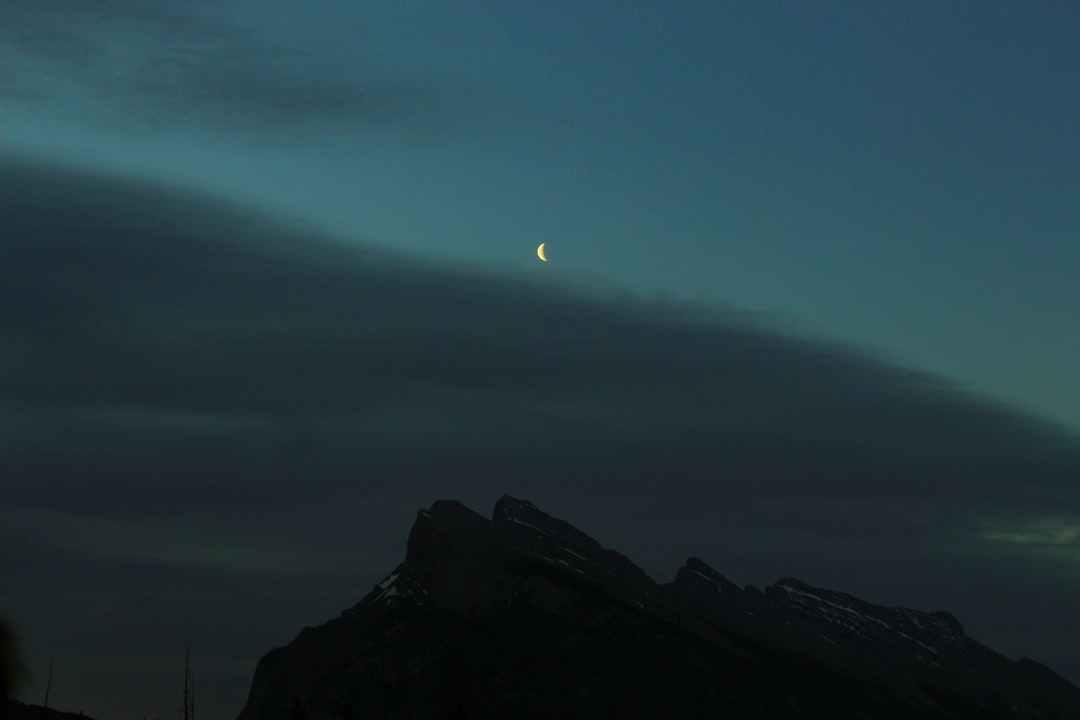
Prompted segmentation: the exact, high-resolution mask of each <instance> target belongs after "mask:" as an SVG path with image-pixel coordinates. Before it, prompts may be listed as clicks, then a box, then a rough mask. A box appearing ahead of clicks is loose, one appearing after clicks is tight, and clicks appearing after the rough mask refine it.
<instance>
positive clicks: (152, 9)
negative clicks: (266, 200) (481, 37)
mask: <svg viewBox="0 0 1080 720" xmlns="http://www.w3.org/2000/svg"><path fill="white" fill-rule="evenodd" d="M227 8H228V6H225V7H224V8H222V7H216V8H215V6H214V5H212V4H209V3H187V4H177V3H166V2H160V1H159V0H151V1H150V2H101V3H78V2H72V1H71V0H57V2H50V3H40V2H31V1H30V0H11V2H5V3H4V7H3V8H0V68H5V72H3V73H2V74H0V102H2V101H4V100H6V101H7V102H18V103H21V104H24V105H30V106H32V107H33V108H34V109H35V111H36V112H53V113H54V114H57V115H60V116H62V117H65V118H72V117H79V118H82V119H84V120H91V121H93V122H96V123H99V124H107V125H108V126H109V127H112V128H123V129H128V130H154V129H159V130H163V129H171V128H175V127H178V126H181V127H182V126H191V125H194V126H196V127H204V126H205V127H211V128H217V129H226V130H231V131H236V132H239V133H241V134H242V135H243V136H245V137H250V136H252V135H257V136H265V135H266V134H268V133H269V134H274V135H275V136H281V135H287V136H288V137H290V138H297V137H300V136H302V135H304V134H306V133H310V132H311V131H313V130H321V131H325V130H327V129H330V130H349V131H360V132H365V131H366V132H393V133H399V134H403V135H407V136H409V137H413V138H421V137H422V138H433V137H437V136H439V135H444V134H447V133H459V132H463V131H465V130H466V126H467V124H468V121H467V120H466V119H465V115H466V112H465V108H466V107H468V109H469V113H470V114H472V113H473V112H474V111H476V110H477V109H478V108H482V107H483V106H484V105H485V104H489V103H490V102H491V100H492V98H493V97H494V95H493V94H492V93H490V92H485V91H481V90H479V89H478V88H474V87H470V86H468V85H467V83H464V82H462V81H459V80H456V79H453V78H450V77H436V76H434V75H433V74H426V75H421V74H418V73H415V72H406V71H404V70H394V69H390V68H386V67H381V66H378V65H376V64H372V63H368V62H364V61H362V60H359V59H358V58H357V57H356V56H355V54H353V55H351V56H348V57H346V56H340V55H339V56H334V55H332V54H331V53H330V52H329V51H328V49H327V48H326V47H319V48H311V47H303V46H300V45H297V44H290V43H288V42H284V41H274V40H272V39H269V38H268V37H262V36H259V35H258V34H256V33H253V32H250V31H249V30H247V29H246V28H245V27H244V26H242V25H241V24H240V23H238V22H236V21H235V20H233V19H231V18H230V17H229V16H228V14H227V12H224V11H223V10H227ZM248 25H250V23H249V24H248Z"/></svg>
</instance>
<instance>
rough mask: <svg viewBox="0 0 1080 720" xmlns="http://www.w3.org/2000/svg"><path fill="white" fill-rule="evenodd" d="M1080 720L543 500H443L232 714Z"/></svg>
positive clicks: (986, 662) (780, 587) (913, 615)
mask: <svg viewBox="0 0 1080 720" xmlns="http://www.w3.org/2000/svg"><path fill="white" fill-rule="evenodd" d="M300 717H305V718H307V719H308V720H330V719H335V720H366V719H367V718H403V719H404V718H433V719H438V718H448V719H451V718H474V719H475V718H556V717H557V718H596V717H611V718H619V717H641V718H654V717H724V718H819V717H820V718H826V717H827V718H941V719H944V718H1017V719H1021V718H1022V719H1025V720H1027V719H1031V720H1035V719H1039V720H1053V719H1056V718H1060V719H1062V720H1064V719H1065V718H1070V719H1075V718H1080V689H1077V688H1076V687H1074V686H1073V685H1071V684H1070V683H1068V682H1067V681H1065V680H1064V679H1062V678H1060V677H1059V676H1057V675H1055V674H1054V673H1053V672H1052V671H1051V670H1050V669H1049V668H1046V667H1045V666H1042V665H1039V664H1038V663H1035V662H1033V661H1031V660H1027V659H1022V660H1020V661H1018V662H1014V661H1012V660H1009V659H1008V658H1006V657H1004V656H1002V655H999V654H998V653H995V652H994V651H993V650H990V649H989V648H987V647H984V646H982V645H980V644H979V643H977V642H975V641H974V640H972V639H971V638H969V637H967V635H965V634H964V631H963V628H962V627H961V625H960V623H959V622H957V620H956V618H954V617H953V616H952V615H950V614H948V613H944V612H935V613H925V612H919V611H916V610H908V609H904V608H886V607H880V606H877V605H872V604H870V603H866V602H862V601H860V600H858V599H857V598H854V597H852V596H850V595H846V594H844V593H839V592H833V591H829V590H822V589H819V588H814V587H811V586H810V585H807V584H806V583H804V582H802V581H800V580H796V579H794V578H784V579H781V580H779V581H777V582H776V583H775V584H773V585H771V586H769V587H766V588H765V590H764V591H760V590H757V589H756V588H753V587H747V588H745V589H743V588H740V587H738V586H737V585H735V584H734V583H732V582H731V581H729V580H727V579H726V578H725V577H724V576H723V575H721V574H720V573H718V572H716V571H715V570H713V569H712V568H710V567H709V566H708V565H706V564H705V563H704V562H703V561H701V560H700V559H697V558H689V559H688V560H687V561H686V563H685V564H684V565H683V567H681V568H680V569H679V570H678V572H677V573H676V575H675V579H674V580H673V581H672V582H670V583H667V584H665V585H659V584H657V583H656V582H654V581H653V580H652V579H651V578H650V577H649V576H648V575H647V574H646V573H645V572H644V571H643V570H642V569H641V568H639V567H637V566H636V565H634V564H633V563H632V562H631V561H630V560H629V559H628V558H626V557H625V556H623V555H621V554H619V553H617V552H615V551H613V550H608V549H605V548H603V547H601V546H600V545H599V543H597V542H596V541H595V540H593V539H592V538H590V537H589V536H587V535H585V534H584V533H583V532H581V531H580V530H578V529H577V528H574V527H572V526H571V525H569V524H567V523H565V522H563V521H561V520H558V519H556V518H553V517H551V516H549V515H547V514H545V513H543V512H542V511H540V510H539V509H537V508H536V507H535V506H534V505H532V504H531V503H529V502H527V501H524V500H517V499H514V498H511V497H503V498H502V499H500V500H499V502H498V503H497V504H496V506H495V512H494V514H493V517H492V519H491V520H488V519H487V518H485V517H483V516H481V515H479V514H478V513H475V512H473V511H472V510H470V509H468V508H466V507H465V506H463V505H462V504H460V503H458V502H455V501H450V500H440V501H438V502H436V503H435V504H434V505H432V507H431V508H430V509H429V510H422V511H420V513H419V514H418V515H417V519H416V523H415V524H414V525H413V528H412V532H411V533H410V536H409V543H408V549H407V552H406V557H405V562H403V563H402V564H401V565H399V566H398V567H397V568H395V569H394V571H393V572H392V573H391V574H390V575H389V576H387V578H386V579H385V580H383V581H382V582H381V583H379V585H377V586H376V587H375V588H374V589H373V590H372V591H371V592H370V593H368V595H367V596H366V597H364V598H363V599H362V600H361V601H360V602H359V603H357V604H356V605H355V606H354V607H352V608H350V609H348V610H346V611H345V612H343V613H342V614H341V616H340V617H338V618H337V619H334V620H331V621H330V622H327V623H325V624H324V625H321V626H319V627H317V628H304V630H303V631H302V632H301V633H300V635H299V636H298V637H297V638H296V639H295V640H293V641H292V642H291V643H290V644H288V645H287V646H285V647H282V648H277V649H275V650H272V651H271V652H269V653H268V654H267V655H266V656H264V657H263V658H262V660H260V661H259V664H258V666H257V668H256V671H255V677H254V680H253V682H252V688H251V694H250V697H249V698H248V702H247V705H246V706H245V707H244V709H243V711H242V712H241V713H240V717H239V720H291V719H297V718H300Z"/></svg>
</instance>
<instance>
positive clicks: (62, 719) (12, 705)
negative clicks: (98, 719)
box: [7, 700, 93, 720]
mask: <svg viewBox="0 0 1080 720" xmlns="http://www.w3.org/2000/svg"><path fill="white" fill-rule="evenodd" d="M7 712H8V720H93V718H91V717H89V716H87V715H84V714H83V713H72V712H64V711H62V710H55V709H53V708H49V709H48V710H46V709H44V708H43V707H42V706H41V705H33V704H30V703H24V702H19V701H18V700H8V705H7Z"/></svg>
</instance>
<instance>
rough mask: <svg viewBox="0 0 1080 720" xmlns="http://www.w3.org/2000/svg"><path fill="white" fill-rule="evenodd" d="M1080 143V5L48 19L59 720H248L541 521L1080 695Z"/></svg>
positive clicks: (50, 389)
mask: <svg viewBox="0 0 1080 720" xmlns="http://www.w3.org/2000/svg"><path fill="white" fill-rule="evenodd" d="M301 8H302V9H301ZM1076 128H1080V5H1078V4H1076V3H1067V2H1055V3H1051V2H1045V3H1044V2H1038V3H1037V2H1030V3H1024V2H994V1H992V0H980V1H978V2H974V1H972V2H952V3H941V2H875V3H869V2H866V3H856V2H846V3H832V2H814V3H794V2H791V3H764V2H749V1H747V2H660V1H657V2H648V3H645V2H630V1H629V0H626V1H623V2H599V1H595V2H594V1H591V0H590V1H589V2H553V1H548V2H535V3H526V2H504V1H500V2H494V1H492V2H470V3H450V2H443V1H441V0H440V1H438V2H436V1H435V0H431V1H430V2H385V1H382V0H380V1H373V2H359V1H356V0H352V1H350V2H345V1H344V0H341V1H337V0H335V1H330V0H313V1H312V2H306V3H297V2H292V1H291V0H290V1H289V2H286V0H213V1H211V0H192V1H191V2H184V3H176V2H171V1H168V0H94V1H93V2H90V1H89V0H87V1H86V2H83V1H82V0H0V219H2V222H0V349H2V352H0V469H3V478H2V479H0V591H2V594H0V615H3V616H6V617H8V618H10V620H11V622H12V624H13V626H14V627H15V630H16V632H17V634H18V635H19V637H20V640H21V642H22V644H23V648H24V651H25V655H26V657H27V662H28V665H29V666H30V667H31V669H32V671H33V673H32V674H33V677H32V678H31V679H30V680H29V681H28V682H27V683H26V685H25V687H24V688H23V690H22V693H23V695H22V697H23V698H24V699H28V700H31V701H35V702H36V701H38V699H39V698H40V697H41V695H42V691H43V685H42V677H41V673H42V671H43V669H45V668H47V667H48V661H49V658H50V657H53V656H55V657H56V659H57V667H58V675H57V677H58V682H57V684H56V686H55V687H54V691H55V692H54V695H53V696H52V697H53V699H54V704H55V706H56V707H61V708H64V709H70V710H73V711H78V710H79V709H80V708H83V709H85V710H86V711H87V713H88V715H89V716H91V717H97V718H101V719H102V720H138V718H150V717H161V718H168V717H171V716H170V715H168V713H172V712H175V706H176V702H175V700H176V698H175V697H174V694H175V691H176V688H177V677H178V675H177V673H178V672H179V671H180V668H179V664H178V663H179V662H180V660H179V658H180V655H181V654H182V648H183V644H184V643H185V642H187V641H190V642H191V644H192V646H193V657H195V658H196V659H197V663H196V667H197V668H198V670H197V672H198V673H199V675H198V677H199V678H200V680H199V682H200V688H201V690H200V693H203V694H202V695H201V697H202V698H203V700H201V701H200V702H202V703H203V705H202V708H203V710H200V717H201V718H202V719H203V720H227V719H228V718H234V717H236V713H237V712H238V711H239V708H240V707H242V705H243V701H244V698H246V697H247V693H248V691H249V689H250V687H251V681H252V670H253V668H254V667H255V663H256V662H257V659H258V658H259V657H260V656H261V655H262V654H263V653H264V652H266V651H267V650H268V649H270V648H271V647H274V646H275V645H279V644H283V643H285V642H287V641H288V640H289V639H290V638H291V637H294V636H295V634H296V632H297V631H298V630H299V628H301V627H303V626H305V625H310V624H317V623H320V622H323V621H324V620H326V619H328V618H330V617H334V616H336V615H337V614H338V613H340V611H341V610H342V609H343V608H346V607H349V606H351V605H353V604H354V603H355V602H356V601H357V600H358V599H359V598H360V597H363V595H364V594H365V593H366V592H367V591H368V589H369V588H370V587H371V586H372V584H374V583H376V582H378V581H379V580H380V579H382V578H383V577H385V576H386V573H387V572H388V571H389V570H390V569H392V568H393V567H394V566H395V565H396V564H397V563H398V562H399V561H400V559H401V556H402V551H403V549H404V543H405V538H406V537H407V535H408V532H409V528H410V525H411V522H412V519H413V518H415V516H416V511H417V510H418V509H419V508H422V507H428V506H430V505H431V503H432V502H433V501H434V500H436V499H439V498H450V497H452V498H455V499H459V500H461V501H463V502H464V503H466V504H467V505H469V506H470V507H473V508H476V509H478V510H481V511H483V510H484V509H485V508H489V507H491V505H492V504H493V503H494V502H495V500H496V499H497V498H499V497H501V496H503V495H505V494H509V495H512V496H514V497H520V498H527V499H530V500H532V501H535V502H536V503H537V505H538V506H540V507H542V508H544V509H545V510H546V511H548V512H551V513H552V514H553V515H556V516H559V517H564V518H566V519H567V520H568V521H571V522H573V523H574V524H575V525H578V526H579V527H581V528H582V529H585V530H587V531H588V532H590V534H593V533H595V537H596V538H597V540H598V541H599V542H601V543H602V544H604V545H605V546H609V547H615V548H618V549H619V550H620V551H622V552H625V553H626V554H627V555H628V556H629V557H632V558H634V560H635V561H637V562H639V563H640V564H641V565H642V567H643V568H644V569H646V570H647V571H648V572H649V573H650V574H652V575H653V576H654V577H655V578H657V579H658V580H660V581H664V580H666V579H668V578H669V577H670V574H671V573H672V572H673V569H674V568H676V567H678V566H679V564H680V563H681V562H682V561H683V560H684V559H685V558H686V557H687V556H688V555H695V556H700V557H702V558H704V559H705V560H706V561H708V562H709V563H710V564H712V565H713V566H715V567H716V568H717V569H718V570H720V571H721V572H724V573H725V574H726V575H728V577H730V578H731V579H732V580H733V581H735V582H737V583H739V584H743V583H754V584H756V585H764V584H767V583H771V582H773V581H774V580H775V579H776V578H778V577H782V576H796V577H800V578H801V579H804V580H806V581H807V582H810V583H812V584H820V585H821V586H822V587H829V588H832V589H837V590H843V591H845V592H850V593H852V594H854V595H857V596H859V597H863V598H865V599H867V600H869V601H872V602H878V603H881V604H885V605H898V606H905V607H912V608H917V609H923V610H928V611H932V610H948V611H949V612H952V613H954V614H955V615H956V616H957V617H958V618H960V619H961V621H962V622H963V623H964V627H965V628H966V630H967V632H968V633H969V635H970V636H971V637H972V638H974V639H976V640H978V641H980V642H984V643H986V644H988V645H989V646H991V647H993V648H995V649H996V650H998V651H1000V652H1002V653H1005V654H1007V655H1008V656H1009V657H1013V658H1016V657H1021V656H1028V657H1033V658H1035V659H1037V660H1039V661H1041V662H1045V663H1047V664H1048V665H1050V666H1051V667H1053V668H1054V669H1055V670H1056V671H1058V672H1060V673H1061V674H1062V675H1063V676H1065V677H1067V678H1069V679H1070V680H1071V681H1072V682H1074V683H1075V682H1080V648H1078V647H1077V645H1076V643H1075V641H1074V640H1073V638H1075V637H1080V616H1078V615H1077V613H1076V607H1077V606H1078V600H1077V599H1078V598H1080V496H1078V494H1077V488H1078V487H1080V485H1078V483H1077V478H1080V442H1077V440H1078V439H1080V373H1077V371H1076V368H1077V365H1078V362H1077V359H1078V358H1080V321H1078V318H1080V203H1078V202H1077V201H1076V198H1075V196H1076V190H1077V188H1080V133H1077V131H1076ZM338 242H344V243H346V244H348V245H350V246H351V247H349V248H346V250H345V251H343V250H342V248H341V247H339V245H338V244H336V243H338ZM541 242H545V243H547V252H548V257H549V259H550V261H549V262H547V263H542V262H540V261H539V260H538V259H537V257H536V254H535V250H536V246H537V245H538V244H539V243H541ZM372 248H376V249H378V251H375V250H373V249H372ZM384 251H386V252H384ZM583 291H584V292H583ZM658 300H659V302H657V301H658ZM671 300H688V301H691V302H689V303H684V302H669V301H671ZM695 303H699V304H701V305H704V306H705V308H706V309H707V310H708V311H709V312H707V313H698V312H696V311H697V310H700V309H701V308H700V307H699V306H697V305H695ZM703 318H704V319H703ZM913 371H914V372H913ZM283 527H286V528H288V529H289V531H288V532H283V531H282V528H283ZM882 568H886V569H887V571H885V572H883V571H882ZM60 678H63V681H62V682H60Z"/></svg>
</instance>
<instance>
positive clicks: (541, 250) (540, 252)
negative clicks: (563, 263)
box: [536, 243, 547, 262]
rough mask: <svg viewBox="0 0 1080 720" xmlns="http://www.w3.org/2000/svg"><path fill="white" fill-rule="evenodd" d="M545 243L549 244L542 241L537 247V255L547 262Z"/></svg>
mask: <svg viewBox="0 0 1080 720" xmlns="http://www.w3.org/2000/svg"><path fill="white" fill-rule="evenodd" d="M544 245H547V243H540V246H539V247H537V248H536V257H538V258H540V259H541V260H543V261H544V262H547V255H545V254H544Z"/></svg>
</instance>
